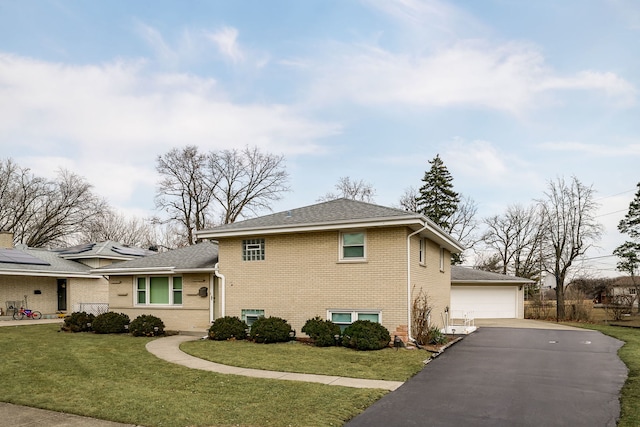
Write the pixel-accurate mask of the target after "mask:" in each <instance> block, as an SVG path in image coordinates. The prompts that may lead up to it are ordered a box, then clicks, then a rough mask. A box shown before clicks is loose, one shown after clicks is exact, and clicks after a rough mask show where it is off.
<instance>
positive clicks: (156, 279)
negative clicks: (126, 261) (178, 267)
mask: <svg viewBox="0 0 640 427" xmlns="http://www.w3.org/2000/svg"><path fill="white" fill-rule="evenodd" d="M135 295H136V299H135V305H136V306H180V305H182V277H181V276H138V277H137V278H136V293H135Z"/></svg>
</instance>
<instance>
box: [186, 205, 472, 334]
mask: <svg viewBox="0 0 640 427" xmlns="http://www.w3.org/2000/svg"><path fill="white" fill-rule="evenodd" d="M198 237H199V238H202V239H210V240H214V241H217V242H218V245H219V248H218V254H219V265H218V274H219V275H220V277H223V278H224V279H223V280H222V281H220V280H218V281H217V282H216V283H217V284H218V287H224V288H223V290H222V289H219V290H218V292H217V293H216V294H222V292H224V295H225V296H224V298H223V299H222V303H223V304H224V308H223V307H222V306H221V305H218V315H225V314H226V315H233V316H238V317H240V318H242V319H243V320H245V321H247V322H248V323H251V322H252V321H253V320H254V319H255V318H256V317H258V316H278V317H282V318H285V319H287V320H288V321H289V322H290V323H291V325H292V326H293V328H294V329H296V330H297V331H300V329H301V328H302V326H303V325H304V323H305V321H306V320H307V319H310V318H312V317H315V316H320V317H321V318H325V319H329V320H332V321H333V322H335V323H337V324H339V325H341V326H342V327H345V326H346V325H349V324H351V323H353V322H354V321H356V320H370V321H374V322H379V323H381V324H383V325H384V326H385V327H386V328H387V329H389V331H390V332H391V334H392V336H393V335H398V336H400V337H402V338H404V339H407V338H408V335H409V333H408V329H409V326H410V325H411V306H412V302H413V298H415V296H416V295H417V293H418V292H419V291H420V290H423V291H424V292H426V293H427V294H428V296H429V301H430V303H431V305H432V307H433V311H432V313H433V316H432V319H431V321H432V322H433V324H434V325H439V324H441V323H442V317H441V314H442V313H444V311H445V308H446V307H447V306H448V305H449V298H450V278H451V268H450V260H451V254H452V253H459V252H461V251H462V250H463V248H462V246H461V245H460V243H458V242H457V241H456V240H455V239H453V238H452V237H451V236H450V235H448V234H447V233H446V232H444V231H443V230H442V229H440V228H439V227H438V226H437V225H435V223H433V222H432V221H431V220H429V219H428V218H426V217H425V216H424V215H421V214H416V213H412V212H406V211H403V210H398V209H393V208H388V207H384V206H378V205H374V204H369V203H363V202H358V201H354V200H348V199H338V200H333V201H329V202H325V203H319V204H315V205H311V206H306V207H302V208H298V209H292V210H289V211H285V212H279V213H275V214H272V215H266V216H263V217H259V218H254V219H249V220H246V221H241V222H236V223H233V224H227V225H223V226H220V227H215V228H212V229H210V230H203V231H200V232H198Z"/></svg>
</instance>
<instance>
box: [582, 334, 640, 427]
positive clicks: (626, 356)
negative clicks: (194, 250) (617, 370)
mask: <svg viewBox="0 0 640 427" xmlns="http://www.w3.org/2000/svg"><path fill="white" fill-rule="evenodd" d="M574 326H579V327H582V328H588V329H594V330H597V331H600V332H602V333H604V334H606V335H609V336H612V337H614V338H617V339H619V340H621V341H624V342H625V344H624V345H623V346H622V348H621V349H620V350H619V351H618V355H619V356H620V359H621V360H622V361H623V362H624V364H625V365H627V368H629V376H628V378H627V382H626V383H625V384H624V386H623V387H622V392H621V397H620V412H621V414H620V416H621V417H620V421H619V422H618V426H619V427H632V426H636V427H637V426H640V329H634V328H628V327H619V326H609V325H599V324H583V323H581V324H578V325H575V324H574Z"/></svg>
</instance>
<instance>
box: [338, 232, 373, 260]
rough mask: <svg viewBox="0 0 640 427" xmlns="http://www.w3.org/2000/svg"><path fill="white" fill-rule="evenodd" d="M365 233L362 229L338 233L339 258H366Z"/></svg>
mask: <svg viewBox="0 0 640 427" xmlns="http://www.w3.org/2000/svg"><path fill="white" fill-rule="evenodd" d="M366 255H367V251H366V234H365V232H364V231H357V232H350V233H340V260H342V261H350V260H357V261H360V260H364V259H366Z"/></svg>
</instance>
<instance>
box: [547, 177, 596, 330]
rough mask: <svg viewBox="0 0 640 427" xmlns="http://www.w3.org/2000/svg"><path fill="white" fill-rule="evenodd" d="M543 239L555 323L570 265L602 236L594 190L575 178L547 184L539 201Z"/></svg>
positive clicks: (561, 311) (561, 312)
mask: <svg viewBox="0 0 640 427" xmlns="http://www.w3.org/2000/svg"><path fill="white" fill-rule="evenodd" d="M539 205H540V215H541V231H542V233H543V239H544V242H545V243H544V246H545V251H544V255H543V256H544V265H545V268H546V270H547V271H548V272H549V273H551V274H553V276H554V277H555V282H556V295H557V301H558V304H557V312H556V316H557V319H564V318H565V304H564V300H565V298H564V291H565V280H566V278H567V277H568V273H569V269H570V268H571V266H572V264H573V261H574V260H575V259H576V258H578V257H579V256H581V255H583V254H584V253H585V252H586V251H587V249H589V248H590V247H591V246H592V245H593V244H594V243H595V242H596V241H597V240H599V238H600V236H601V233H602V226H601V225H600V224H599V223H598V222H597V220H596V217H595V213H596V209H597V204H596V203H595V201H594V190H593V188H592V187H587V186H585V185H584V184H582V183H581V182H580V181H579V180H578V179H577V178H576V177H573V178H572V179H571V181H570V182H568V183H567V182H566V181H565V180H564V179H562V178H558V179H557V180H556V181H551V182H549V186H548V190H547V191H546V192H545V198H544V199H542V200H540V201H539Z"/></svg>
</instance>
